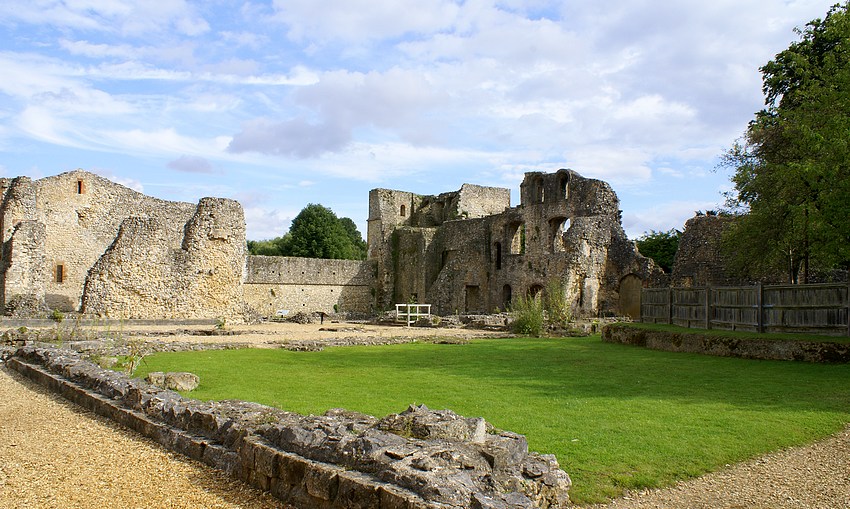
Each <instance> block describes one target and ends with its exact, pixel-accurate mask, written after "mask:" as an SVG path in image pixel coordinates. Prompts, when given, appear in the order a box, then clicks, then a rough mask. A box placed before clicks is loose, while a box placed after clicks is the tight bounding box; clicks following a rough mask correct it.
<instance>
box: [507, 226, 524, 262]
mask: <svg viewBox="0 0 850 509" xmlns="http://www.w3.org/2000/svg"><path fill="white" fill-rule="evenodd" d="M507 233H508V235H507V237H508V239H509V240H510V243H511V254H525V224H523V223H511V224H510V225H508V232H507Z"/></svg>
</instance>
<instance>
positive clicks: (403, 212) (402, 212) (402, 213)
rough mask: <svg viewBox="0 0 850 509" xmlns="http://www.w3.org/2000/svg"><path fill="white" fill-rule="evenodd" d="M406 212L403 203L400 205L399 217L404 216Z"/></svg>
mask: <svg viewBox="0 0 850 509" xmlns="http://www.w3.org/2000/svg"><path fill="white" fill-rule="evenodd" d="M406 212H407V211H406V210H405V207H404V205H402V206H401V208H400V209H399V215H400V216H401V217H404V216H405V213H406Z"/></svg>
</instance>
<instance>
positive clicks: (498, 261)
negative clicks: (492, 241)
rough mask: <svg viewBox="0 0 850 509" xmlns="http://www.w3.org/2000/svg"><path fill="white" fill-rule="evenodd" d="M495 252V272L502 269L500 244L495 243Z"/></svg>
mask: <svg viewBox="0 0 850 509" xmlns="http://www.w3.org/2000/svg"><path fill="white" fill-rule="evenodd" d="M495 251H496V270H501V269H502V243H501V242H496V246H495Z"/></svg>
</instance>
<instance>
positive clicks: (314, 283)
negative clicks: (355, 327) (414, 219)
mask: <svg viewBox="0 0 850 509" xmlns="http://www.w3.org/2000/svg"><path fill="white" fill-rule="evenodd" d="M374 281H375V263H374V262H365V261H356V260H321V259H316V258H294V257H283V256H248V259H247V263H246V279H245V285H244V296H245V301H246V302H247V304H248V306H250V307H251V308H252V309H254V310H255V311H256V312H258V313H259V314H260V315H262V316H272V315H274V314H275V313H277V312H278V311H280V310H286V311H289V312H298V311H305V312H310V313H312V312H324V313H332V312H334V311H337V312H348V313H370V312H372V311H373V305H374V298H373V293H374V290H373V288H374Z"/></svg>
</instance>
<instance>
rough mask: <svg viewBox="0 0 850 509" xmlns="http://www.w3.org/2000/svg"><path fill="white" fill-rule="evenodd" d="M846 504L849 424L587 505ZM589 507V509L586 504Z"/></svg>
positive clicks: (636, 508)
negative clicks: (813, 439) (812, 439)
mask: <svg viewBox="0 0 850 509" xmlns="http://www.w3.org/2000/svg"><path fill="white" fill-rule="evenodd" d="M675 508H687V509H745V508H746V509H850V428H847V429H845V430H844V431H843V432H841V433H839V434H837V435H834V436H832V437H829V438H827V439H826V440H822V441H820V442H817V443H815V444H812V445H808V446H803V447H793V448H789V449H785V450H782V451H778V452H775V453H772V454H768V455H765V456H762V457H760V458H757V459H755V460H751V461H747V462H744V463H740V464H737V465H732V466H729V467H728V468H726V469H725V470H722V471H719V472H714V473H711V474H708V475H705V476H703V477H700V478H698V479H693V480H690V481H685V482H682V483H679V484H677V485H676V486H673V487H671V488H667V489H663V490H646V491H641V492H637V493H629V494H628V495H627V496H626V497H624V498H620V499H617V500H615V501H613V502H611V503H609V504H607V505H598V506H593V508H592V509H675ZM588 509H590V508H588Z"/></svg>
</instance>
